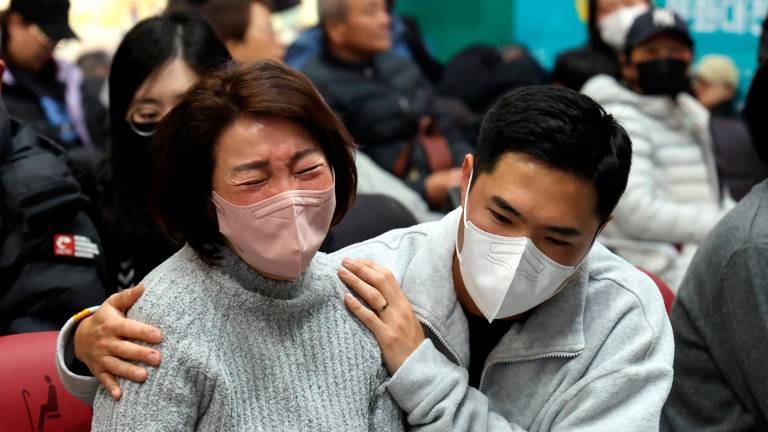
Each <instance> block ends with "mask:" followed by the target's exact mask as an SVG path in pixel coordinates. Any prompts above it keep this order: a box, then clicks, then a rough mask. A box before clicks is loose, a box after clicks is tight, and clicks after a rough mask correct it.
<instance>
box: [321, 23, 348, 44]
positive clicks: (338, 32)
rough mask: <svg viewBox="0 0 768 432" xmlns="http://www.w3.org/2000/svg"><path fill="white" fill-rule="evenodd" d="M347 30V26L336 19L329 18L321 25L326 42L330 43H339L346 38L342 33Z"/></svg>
mask: <svg viewBox="0 0 768 432" xmlns="http://www.w3.org/2000/svg"><path fill="white" fill-rule="evenodd" d="M346 31H347V26H346V25H345V24H344V23H343V22H342V21H339V20H337V19H329V20H328V21H327V22H326V23H325V24H324V25H323V33H325V37H326V38H327V39H328V42H329V43H330V44H331V45H339V44H341V43H342V41H343V40H344V39H346V38H345V37H344V36H345V35H344V34H345V33H346Z"/></svg>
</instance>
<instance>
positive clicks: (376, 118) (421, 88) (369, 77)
mask: <svg viewBox="0 0 768 432" xmlns="http://www.w3.org/2000/svg"><path fill="white" fill-rule="evenodd" d="M318 15H319V17H320V25H321V27H322V29H323V32H324V35H325V37H324V41H325V46H324V48H323V50H322V52H321V53H320V54H318V55H317V56H316V57H314V58H313V59H312V60H311V61H309V63H307V64H306V65H305V66H304V68H303V71H304V72H305V73H306V74H307V75H308V76H309V77H310V78H311V79H312V81H313V82H314V83H315V85H316V86H317V87H318V89H319V90H320V92H321V93H322V94H323V96H324V97H325V98H326V100H327V101H328V103H329V104H330V105H331V106H332V107H333V108H334V109H335V110H336V112H338V113H339V114H340V115H341V116H342V118H343V120H344V122H345V124H346V126H347V127H348V128H349V129H350V132H351V133H352V136H353V137H355V140H356V142H357V143H358V144H359V145H360V146H361V149H362V151H364V152H365V153H367V154H368V155H369V156H371V158H372V159H373V160H374V161H375V162H376V163H378V164H379V165H380V166H381V167H383V168H384V169H386V170H388V171H389V172H391V173H393V174H395V175H396V176H397V177H399V178H401V179H403V181H405V182H406V183H407V184H408V185H409V186H410V187H411V188H413V189H414V190H416V191H417V192H419V194H420V195H421V196H422V197H424V198H425V199H426V200H427V202H428V203H429V204H430V205H431V206H432V207H433V208H435V209H447V208H451V207H452V205H451V203H450V202H449V191H451V190H452V189H455V188H457V187H458V186H459V183H460V178H461V171H460V169H459V168H457V166H458V165H459V164H460V163H461V160H462V158H463V156H464V155H466V154H467V153H470V152H471V147H470V145H469V144H468V143H467V141H466V140H465V139H464V138H463V136H462V134H461V133H460V132H459V131H458V130H457V129H456V127H455V126H454V124H453V123H452V119H451V118H450V117H449V116H445V115H441V113H439V112H438V111H437V109H436V107H435V100H436V99H435V95H434V90H433V89H432V86H431V85H430V83H429V82H428V81H427V80H426V79H424V77H423V76H422V74H421V72H420V71H419V69H418V67H416V66H415V65H414V64H413V63H412V62H409V61H407V60H404V59H402V58H401V57H399V56H397V55H395V54H392V53H391V52H389V50H390V48H391V46H392V41H391V34H390V16H389V13H388V10H387V5H386V3H385V2H384V0H320V1H319V2H318ZM455 205H456V203H453V206H455Z"/></svg>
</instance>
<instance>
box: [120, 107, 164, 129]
mask: <svg viewBox="0 0 768 432" xmlns="http://www.w3.org/2000/svg"><path fill="white" fill-rule="evenodd" d="M163 116H164V113H163V114H161V113H160V112H159V111H158V110H157V109H156V108H154V107H146V106H137V107H135V108H133V109H131V110H130V111H129V112H128V115H127V116H126V118H125V121H126V122H128V125H129V126H130V127H131V130H133V132H134V133H136V135H139V136H142V137H150V136H152V135H154V134H155V132H156V131H157V125H158V124H159V123H160V120H162V118H163Z"/></svg>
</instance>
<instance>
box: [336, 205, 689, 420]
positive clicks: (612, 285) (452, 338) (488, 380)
mask: <svg viewBox="0 0 768 432" xmlns="http://www.w3.org/2000/svg"><path fill="white" fill-rule="evenodd" d="M460 217H461V210H460V209H458V210H456V211H454V212H452V213H451V214H449V215H447V216H446V217H445V218H444V219H442V220H441V221H439V222H434V223H428V224H423V225H419V226H416V227H413V228H408V229H404V230H396V231H392V232H390V233H387V234H384V235H382V236H380V237H378V238H376V239H373V240H369V241H367V242H364V243H361V244H359V245H354V246H350V247H349V248H347V249H344V250H342V251H340V252H338V253H336V254H335V255H333V256H334V257H336V258H342V257H356V258H368V259H372V260H375V261H376V262H378V263H379V264H381V265H383V266H385V267H387V268H389V269H390V270H391V271H392V272H393V274H394V275H395V277H396V278H397V280H398V281H399V282H400V284H401V286H402V289H403V291H404V293H405V295H406V296H407V297H408V299H409V300H410V301H411V302H412V304H413V308H414V311H415V312H416V314H417V316H418V318H419V320H420V321H421V322H422V324H423V326H424V327H425V329H426V330H427V334H428V336H429V339H428V340H426V341H425V342H424V343H422V344H421V346H420V347H419V348H418V349H417V350H416V352H414V353H413V354H412V355H411V356H410V357H409V358H408V359H407V360H406V362H405V363H404V364H403V365H402V366H401V367H400V369H399V370H398V371H397V372H396V373H395V375H394V376H393V377H392V378H391V379H390V380H389V382H388V383H387V385H386V386H387V389H388V390H389V392H390V393H391V394H392V396H393V397H394V398H395V400H396V401H397V403H398V404H399V405H400V407H401V408H403V409H404V410H405V411H406V413H407V420H408V423H409V424H410V425H411V426H412V428H413V430H419V431H440V432H444V431H467V432H470V431H471V432H479V431H494V432H497V431H576V430H589V431H638V432H640V431H642V432H648V431H654V430H658V428H659V417H660V415H661V408H662V405H663V404H664V401H665V399H666V397H667V394H668V392H669V388H670V386H671V384H672V362H673V355H674V342H673V338H672V329H671V327H670V324H669V319H668V317H667V313H666V311H665V309H664V303H663V301H662V298H661V295H660V293H659V290H658V288H657V287H656V286H655V285H654V283H653V282H652V281H651V280H650V279H649V278H648V277H647V276H646V275H644V274H643V273H641V272H640V271H638V270H637V269H636V268H634V267H633V266H631V265H630V264H628V263H627V262H626V261H624V260H622V259H621V258H619V257H617V256H616V255H614V254H612V253H611V252H609V251H608V250H607V249H605V248H604V247H603V246H601V245H599V244H595V246H594V247H593V248H592V251H591V252H590V253H589V255H588V256H587V258H586V259H585V261H584V263H583V264H582V265H581V266H580V268H579V270H577V272H576V273H575V275H574V276H573V278H572V279H571V280H570V282H568V283H567V285H566V286H565V287H564V289H563V290H562V291H561V292H560V293H559V294H557V295H556V296H555V297H553V298H552V299H550V300H549V301H547V302H546V303H544V304H543V305H541V306H539V307H538V308H536V309H535V310H534V311H533V312H532V314H531V315H530V317H529V318H528V319H527V320H526V321H525V322H519V323H515V324H514V325H513V326H512V327H511V329H510V330H509V332H508V333H507V334H506V335H505V336H504V337H503V338H502V339H501V341H500V342H499V344H498V345H497V346H496V348H494V349H493V351H492V352H491V353H490V355H489V356H488V359H487V360H486V364H485V370H484V372H483V377H482V380H481V384H480V388H479V389H474V388H471V387H469V386H468V385H467V382H468V373H467V369H466V366H467V363H468V361H469V331H468V325H467V320H466V318H465V316H464V312H463V310H462V308H461V306H460V304H459V303H458V301H457V299H456V294H455V291H454V288H453V279H452V273H451V265H452V262H453V254H454V241H455V238H456V234H457V229H458V224H459V222H460Z"/></svg>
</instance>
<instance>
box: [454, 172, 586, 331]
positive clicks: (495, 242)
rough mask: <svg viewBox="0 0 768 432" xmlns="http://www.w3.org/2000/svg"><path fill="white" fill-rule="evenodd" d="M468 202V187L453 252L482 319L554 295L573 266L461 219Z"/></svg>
mask: <svg viewBox="0 0 768 432" xmlns="http://www.w3.org/2000/svg"><path fill="white" fill-rule="evenodd" d="M473 174H474V173H473ZM469 183H470V184H472V176H470V178H469ZM468 200H469V188H467V194H466V196H465V197H464V241H463V244H462V250H461V252H459V244H458V237H457V241H456V254H457V255H458V257H459V267H460V268H461V277H462V279H463V280H464V286H465V287H466V288H467V292H468V293H469V295H470V297H472V300H473V301H474V302H475V305H476V306H477V308H478V309H480V312H482V313H483V315H484V316H485V318H487V319H488V322H491V321H493V320H495V319H503V318H509V317H511V316H515V315H519V314H521V313H523V312H526V311H529V310H531V309H533V308H534V307H536V306H538V305H540V304H542V303H544V302H545V301H547V300H548V299H550V298H551V297H552V296H554V295H555V294H557V293H558V292H559V291H560V288H561V287H562V286H563V285H564V283H565V281H566V280H567V279H568V278H569V277H570V276H571V275H572V274H573V273H574V272H575V271H576V268H577V267H578V266H565V265H562V264H558V263H556V262H555V261H552V259H550V258H549V257H547V256H546V255H545V254H544V253H543V252H542V251H540V250H539V249H538V248H537V247H536V245H534V244H533V242H532V241H531V239H529V238H527V237H504V236H499V235H495V234H490V233H487V232H485V231H483V230H481V229H480V228H478V227H476V226H475V225H474V224H473V223H472V222H468V221H467V208H468V207H469V205H468V204H469V202H468Z"/></svg>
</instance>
